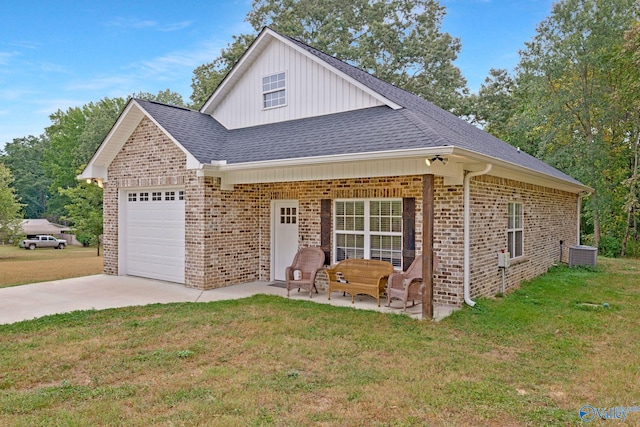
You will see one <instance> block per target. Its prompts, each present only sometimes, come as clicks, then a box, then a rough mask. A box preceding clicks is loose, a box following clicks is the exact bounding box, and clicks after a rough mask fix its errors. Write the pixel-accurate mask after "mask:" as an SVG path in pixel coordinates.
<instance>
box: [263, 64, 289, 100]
mask: <svg viewBox="0 0 640 427" xmlns="http://www.w3.org/2000/svg"><path fill="white" fill-rule="evenodd" d="M285 84H286V78H285V73H284V72H282V73H278V74H272V75H270V76H266V77H263V78H262V106H263V108H265V109H266V108H273V107H279V106H281V105H285V104H286V103H287V97H286V94H285Z"/></svg>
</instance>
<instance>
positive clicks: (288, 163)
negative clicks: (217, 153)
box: [200, 146, 454, 172]
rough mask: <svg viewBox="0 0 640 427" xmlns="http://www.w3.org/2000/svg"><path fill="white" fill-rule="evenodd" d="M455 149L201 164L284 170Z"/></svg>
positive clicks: (228, 168) (221, 169) (221, 168)
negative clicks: (293, 167) (294, 167)
mask: <svg viewBox="0 0 640 427" xmlns="http://www.w3.org/2000/svg"><path fill="white" fill-rule="evenodd" d="M453 149H454V147H452V146H444V147H433V148H414V149H409V150H388V151H374V152H365V153H349V154H332V155H328V156H315V157H297V158H292V159H276V160H265V161H257V162H244V163H231V164H228V163H227V162H226V161H225V160H222V161H212V162H211V164H200V168H201V169H205V170H208V171H210V172H216V171H219V172H227V171H240V170H255V169H272V168H283V167H292V166H309V165H319V164H327V163H348V162H358V161H371V160H389V159H398V158H412V157H429V156H434V155H436V154H439V155H441V156H446V155H450V154H451V153H453Z"/></svg>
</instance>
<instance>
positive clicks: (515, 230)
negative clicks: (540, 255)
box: [507, 203, 524, 258]
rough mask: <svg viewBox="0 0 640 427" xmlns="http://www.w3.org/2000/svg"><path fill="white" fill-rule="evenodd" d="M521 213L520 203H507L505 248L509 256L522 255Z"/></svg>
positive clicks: (522, 227) (522, 228)
mask: <svg viewBox="0 0 640 427" xmlns="http://www.w3.org/2000/svg"><path fill="white" fill-rule="evenodd" d="M522 219H523V215H522V203H509V220H508V224H507V250H508V251H509V253H510V254H511V258H518V257H521V256H522V255H523V246H524V242H523V231H524V226H523V220H522Z"/></svg>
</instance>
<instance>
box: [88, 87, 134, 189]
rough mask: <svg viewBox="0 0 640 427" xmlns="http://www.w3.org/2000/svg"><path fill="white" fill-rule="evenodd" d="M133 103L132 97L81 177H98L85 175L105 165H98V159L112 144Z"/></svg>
mask: <svg viewBox="0 0 640 427" xmlns="http://www.w3.org/2000/svg"><path fill="white" fill-rule="evenodd" d="M133 104H134V99H130V100H129V102H128V103H127V106H126V107H125V108H124V110H122V113H121V114H120V116H119V117H118V120H116V122H115V123H114V125H113V126H112V127H111V129H110V130H109V133H108V134H107V136H106V137H105V138H104V140H103V141H102V143H101V144H100V146H99V147H98V149H97V150H96V152H95V153H93V156H92V157H91V159H90V160H89V163H87V166H86V167H85V168H84V170H83V171H82V173H81V174H80V175H79V177H80V176H82V177H84V178H81V179H86V178H98V177H93V176H86V177H85V175H86V172H88V171H90V170H92V169H97V168H101V167H104V166H103V165H98V164H96V163H97V162H98V159H100V158H101V157H102V153H103V152H104V150H105V149H106V147H107V146H109V145H110V144H111V140H112V139H113V138H114V134H115V133H116V132H117V130H118V128H119V127H120V126H121V125H122V123H123V122H124V121H125V120H126V117H127V116H128V115H129V113H130V111H131V109H132V108H133ZM112 160H113V159H112ZM100 178H104V177H100Z"/></svg>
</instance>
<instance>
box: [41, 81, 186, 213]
mask: <svg viewBox="0 0 640 427" xmlns="http://www.w3.org/2000/svg"><path fill="white" fill-rule="evenodd" d="M132 97H136V98H141V99H149V100H153V101H159V102H164V103H170V104H176V105H184V102H183V100H182V96H180V95H179V94H177V93H175V92H172V91H171V90H169V89H166V90H164V91H160V92H158V94H157V95H153V94H150V93H147V92H139V93H138V94H133V95H132ZM128 99H129V98H127V99H125V98H103V99H101V100H100V101H97V102H90V103H88V104H85V105H83V106H82V107H71V108H69V109H67V111H62V110H58V111H56V112H55V113H54V114H52V115H51V116H50V118H51V122H52V124H51V126H49V127H48V128H47V129H46V134H47V137H48V139H49V146H48V148H47V149H46V150H45V153H44V161H43V168H44V172H45V175H46V177H47V178H48V179H49V180H50V187H49V191H50V192H51V199H50V200H49V203H48V206H47V210H46V213H47V215H48V217H50V218H52V219H54V220H59V219H60V218H61V217H63V216H65V213H66V211H65V206H66V205H68V204H69V202H70V201H69V199H68V197H67V196H66V194H65V193H61V192H59V191H58V189H60V188H71V187H75V186H76V185H77V184H78V183H77V181H76V176H77V175H78V174H79V173H80V172H81V171H82V169H83V168H84V167H85V166H86V164H87V163H88V162H89V160H90V159H91V156H93V154H94V153H95V151H96V150H97V149H98V147H99V146H100V144H101V143H102V141H103V140H104V138H105V137H106V136H107V134H108V133H109V131H110V130H111V128H112V127H113V125H114V123H115V122H116V120H117V119H118V117H119V116H120V113H121V112H122V110H123V109H124V107H125V105H126V104H127V101H128Z"/></svg>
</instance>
